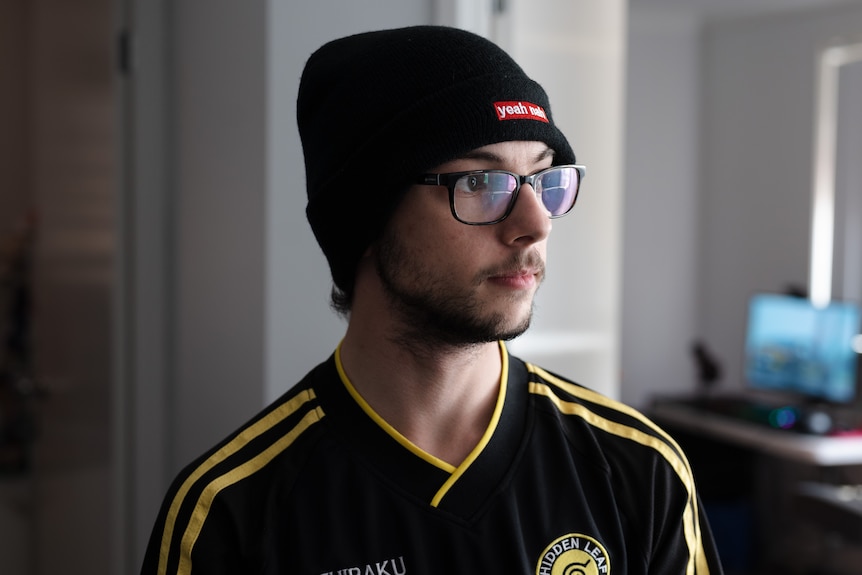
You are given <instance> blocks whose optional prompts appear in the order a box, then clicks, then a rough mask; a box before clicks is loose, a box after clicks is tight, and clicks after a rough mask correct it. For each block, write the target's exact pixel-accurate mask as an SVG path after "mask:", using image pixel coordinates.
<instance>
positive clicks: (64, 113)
mask: <svg viewBox="0 0 862 575" xmlns="http://www.w3.org/2000/svg"><path fill="white" fill-rule="evenodd" d="M112 6H113V3H112V2H111V0H78V1H76V2H67V1H65V0H0V44H2V46H0V126H2V129H0V245H2V246H3V247H4V249H3V250H2V251H0V333H2V334H3V337H2V339H0V572H2V573H4V575H43V574H46V575H47V574H49V573H64V574H67V575H70V574H78V573H81V574H85V573H86V574H91V575H92V574H108V573H109V572H110V571H111V568H110V567H111V561H112V557H111V553H112V552H111V544H110V541H111V531H112V523H111V521H112V519H113V510H112V495H111V493H112V490H113V479H112V477H113V474H112V461H111V458H112V447H111V439H112V438H111V404H112V399H111V380H112V331H113V319H112V306H113V303H112V302H113V291H114V283H115V273H114V266H115V254H116V240H115V237H116V230H115V228H116V223H115V222H116V213H115V203H116V190H117V183H116V182H117V168H116V152H115V150H116V149H117V146H116V137H117V135H116V125H117V122H116V116H117V113H116V100H117V99H116V96H115V91H116V90H115V77H116V76H115V71H114V62H113V59H114V50H113V16H112Z"/></svg>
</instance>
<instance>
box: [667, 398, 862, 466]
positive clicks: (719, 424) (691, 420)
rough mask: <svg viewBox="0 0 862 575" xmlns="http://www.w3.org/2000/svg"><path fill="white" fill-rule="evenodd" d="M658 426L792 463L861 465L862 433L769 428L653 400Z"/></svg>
mask: <svg viewBox="0 0 862 575" xmlns="http://www.w3.org/2000/svg"><path fill="white" fill-rule="evenodd" d="M651 415H652V417H653V418H654V419H655V420H656V422H657V423H659V425H662V424H663V423H665V422H667V423H670V424H672V425H673V426H674V427H677V428H682V429H685V430H687V431H689V432H692V433H697V434H700V435H706V436H710V437H713V438H715V439H718V440H722V441H725V442H733V443H735V444H738V445H740V446H743V447H747V448H750V449H755V450H758V451H761V452H763V453H766V454H768V455H772V456H775V457H779V458H781V459H787V460H790V461H794V462H796V463H805V464H808V465H816V466H819V467H831V466H840V465H862V436H858V435H857V436H823V435H810V434H805V433H798V432H795V431H782V430H777V429H771V428H769V427H767V426H765V425H761V424H757V423H752V422H747V421H744V420H742V419H738V418H733V417H730V416H724V415H719V414H715V413H709V412H706V411H703V410H700V409H697V408H695V407H690V406H687V405H683V404H679V403H673V402H661V403H657V404H656V405H655V406H654V407H653V409H652V412H651Z"/></svg>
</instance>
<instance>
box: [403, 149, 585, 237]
mask: <svg viewBox="0 0 862 575" xmlns="http://www.w3.org/2000/svg"><path fill="white" fill-rule="evenodd" d="M560 168H574V169H575V170H577V172H578V187H577V189H576V190H575V198H574V200H572V205H571V206H569V209H567V210H566V211H565V212H563V213H562V214H557V215H553V214H551V213H550V212H548V217H549V218H551V219H556V218H561V217H563V216H565V215H566V214H568V213H569V212H571V211H572V208H574V207H575V204H576V203H577V201H578V195H579V194H580V191H581V182H582V181H583V179H584V178H585V177H586V176H587V168H586V166H583V165H580V164H561V165H559V166H551V167H549V168H545V169H544V170H540V171H538V172H536V173H535V174H530V175H527V176H522V175H520V174H516V173H515V172H509V171H507V170H470V171H467V172H449V173H446V174H432V173H428V174H422V175H420V176H419V178H418V180H417V182H416V183H417V184H419V185H424V186H445V187H446V188H447V189H448V190H449V209H450V210H451V211H452V216H453V217H454V218H455V219H456V220H458V221H459V222H461V223H462V224H466V225H468V226H490V225H493V224H499V223H500V222H502V221H503V220H505V219H506V218H508V217H509V214H511V213H512V209H514V207H515V202H516V201H517V200H518V194H519V193H520V191H521V187H522V186H523V185H524V184H530V187H531V188H533V191H535V189H536V186H535V184H534V182H535V181H536V179H537V178H539V177H540V176H542V175H543V174H545V173H547V172H549V171H551V170H558V169H560ZM478 174H508V175H510V176H512V177H513V178H514V179H515V180H516V181H517V185H516V186H515V189H514V190H512V197H511V199H510V200H509V205H508V206H506V211H505V212H504V213H503V215H501V216H500V217H499V218H497V219H495V220H492V221H490V222H467V221H464V220H462V219H461V218H460V217H459V216H458V211H457V210H456V209H455V184H456V183H457V182H458V180H460V179H461V178H463V177H464V176H473V175H478ZM542 205H544V203H543V204H542Z"/></svg>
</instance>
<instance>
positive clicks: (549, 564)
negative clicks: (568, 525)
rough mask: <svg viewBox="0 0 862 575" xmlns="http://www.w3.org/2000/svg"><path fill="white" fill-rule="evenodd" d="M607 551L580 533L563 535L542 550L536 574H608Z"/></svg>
mask: <svg viewBox="0 0 862 575" xmlns="http://www.w3.org/2000/svg"><path fill="white" fill-rule="evenodd" d="M610 572H611V564H610V560H609V559H608V552H607V551H605V548H604V547H603V546H602V544H601V543H599V542H598V541H596V540H595V539H593V538H592V537H588V536H586V535H581V534H580V533H569V534H568V535H563V536H562V537H560V538H559V539H557V540H556V541H554V542H553V543H551V544H550V545H548V547H547V548H546V549H545V550H544V551H543V552H542V556H541V557H540V558H539V563H538V565H536V575H610Z"/></svg>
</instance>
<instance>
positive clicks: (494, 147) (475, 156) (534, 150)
mask: <svg viewBox="0 0 862 575" xmlns="http://www.w3.org/2000/svg"><path fill="white" fill-rule="evenodd" d="M521 148H526V150H524V149H521ZM525 151H526V153H527V154H528V157H527V158H526V159H527V160H531V161H533V162H534V163H539V162H541V161H542V160H545V159H546V158H553V157H554V150H552V149H551V148H550V147H548V145H547V144H545V143H544V142H499V143H496V144H489V145H487V146H482V147H481V148H476V149H474V150H470V151H469V152H467V153H466V154H463V155H462V156H460V157H458V158H455V159H456V160H460V159H464V160H487V161H490V162H498V163H499V162H505V161H508V160H511V159H513V158H512V156H513V155H514V156H517V157H518V158H524V153H525Z"/></svg>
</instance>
